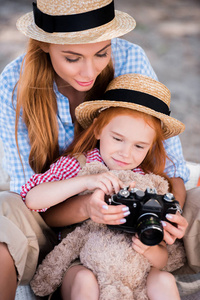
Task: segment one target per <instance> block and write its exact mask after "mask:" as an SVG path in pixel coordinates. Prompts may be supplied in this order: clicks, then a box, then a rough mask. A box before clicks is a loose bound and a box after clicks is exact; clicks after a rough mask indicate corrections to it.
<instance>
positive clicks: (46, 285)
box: [30, 226, 87, 296]
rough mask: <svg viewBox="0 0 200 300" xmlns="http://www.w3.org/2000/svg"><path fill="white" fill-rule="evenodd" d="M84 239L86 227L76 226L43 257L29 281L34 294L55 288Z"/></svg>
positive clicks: (42, 293)
mask: <svg viewBox="0 0 200 300" xmlns="http://www.w3.org/2000/svg"><path fill="white" fill-rule="evenodd" d="M86 239H87V227H86V226H81V227H77V228H76V229H75V230H74V231H73V232H71V233H70V234H68V235H67V236H66V237H65V238H64V239H63V240H62V242H61V243H60V244H58V245H57V246H55V248H54V249H53V250H52V251H51V252H50V253H49V254H48V255H47V256H46V257H45V259H44V260H43V262H42V264H41V265H39V267H38V269H37V271H36V274H35V276H34V277H33V279H32V281H31V283H30V285H31V288H32V290H33V291H34V293H35V294H36V295H38V296H46V295H49V294H50V293H52V292H53V291H55V290H56V288H57V287H58V286H59V285H60V284H61V282H62V279H63V276H64V274H65V272H66V270H67V269H68V267H69V266H70V264H71V262H72V261H73V260H75V259H76V258H78V256H79V253H80V250H81V248H82V247H83V245H84V243H85V241H86Z"/></svg>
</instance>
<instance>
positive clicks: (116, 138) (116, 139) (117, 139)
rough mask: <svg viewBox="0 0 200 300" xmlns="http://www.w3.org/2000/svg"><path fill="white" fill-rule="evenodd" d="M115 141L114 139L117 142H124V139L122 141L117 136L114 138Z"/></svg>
mask: <svg viewBox="0 0 200 300" xmlns="http://www.w3.org/2000/svg"><path fill="white" fill-rule="evenodd" d="M113 139H114V140H115V141H118V142H122V139H120V138H118V137H116V136H113Z"/></svg>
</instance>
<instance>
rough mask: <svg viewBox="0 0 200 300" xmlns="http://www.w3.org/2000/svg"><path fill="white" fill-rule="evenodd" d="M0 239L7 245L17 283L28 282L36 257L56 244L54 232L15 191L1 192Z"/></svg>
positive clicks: (42, 255)
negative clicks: (15, 272)
mask: <svg viewBox="0 0 200 300" xmlns="http://www.w3.org/2000/svg"><path fill="white" fill-rule="evenodd" d="M0 229H1V230H0V242H4V243H5V244H7V246H8V249H9V252H10V254H11V256H12V257H13V260H14V262H15V266H16V269H17V273H18V282H19V283H20V284H27V283H28V282H29V281H30V280H31V278H32V277H33V275H34V273H35V270H36V267H37V264H38V260H39V261H41V259H43V258H44V256H45V255H46V254H47V253H48V252H49V251H51V250H52V249H53V247H54V246H55V244H56V243H57V237H56V235H55V233H54V232H53V231H52V230H51V229H50V228H49V227H48V226H47V225H46V223H45V222H44V221H43V219H42V217H41V216H40V214H39V213H37V212H32V211H30V210H29V209H28V208H27V207H26V205H25V204H24V202H23V201H22V199H21V197H20V196H19V195H18V194H16V193H11V192H0Z"/></svg>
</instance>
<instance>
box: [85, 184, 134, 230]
mask: <svg viewBox="0 0 200 300" xmlns="http://www.w3.org/2000/svg"><path fill="white" fill-rule="evenodd" d="M88 197H89V200H88V201H87V204H86V210H87V215H88V216H89V218H90V219H92V220H93V221H94V222H96V223H103V224H109V225H116V224H117V225H119V224H122V223H125V222H126V219H125V217H126V216H128V215H129V214H130V211H129V208H128V207H127V206H125V205H108V204H106V202H105V201H104V198H105V193H104V191H103V190H102V189H97V190H95V191H94V193H93V194H91V195H88Z"/></svg>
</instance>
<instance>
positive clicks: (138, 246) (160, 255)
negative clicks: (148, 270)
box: [132, 236, 168, 269]
mask: <svg viewBox="0 0 200 300" xmlns="http://www.w3.org/2000/svg"><path fill="white" fill-rule="evenodd" d="M132 242H133V243H132V247H133V249H134V250H135V251H137V252H138V253H140V254H142V255H144V256H145V257H146V258H147V259H148V260H149V261H150V263H151V264H152V266H153V267H155V268H157V269H163V268H164V267H165V266H166V264H167V260H168V252H167V248H166V244H165V242H164V241H162V242H161V243H160V244H158V245H156V246H147V245H144V244H143V243H142V242H141V241H140V240H139V238H138V237H137V236H133V237H132Z"/></svg>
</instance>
